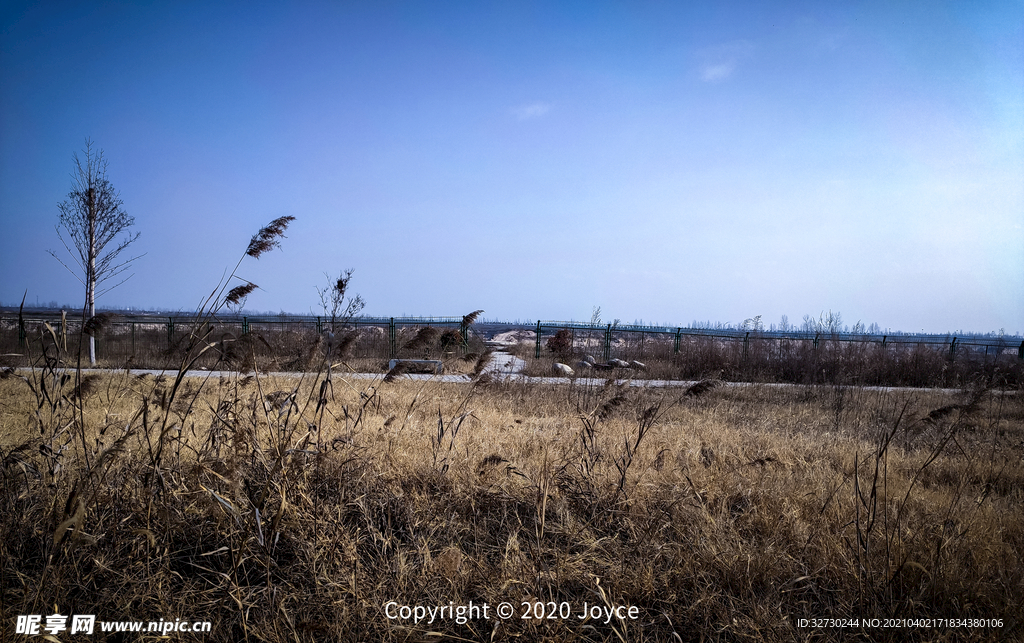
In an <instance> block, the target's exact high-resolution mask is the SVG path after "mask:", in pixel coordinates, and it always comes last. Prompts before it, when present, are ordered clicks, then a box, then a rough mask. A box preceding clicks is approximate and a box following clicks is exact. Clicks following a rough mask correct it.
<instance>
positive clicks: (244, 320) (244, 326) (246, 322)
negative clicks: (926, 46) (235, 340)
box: [242, 317, 249, 335]
mask: <svg viewBox="0 0 1024 643" xmlns="http://www.w3.org/2000/svg"><path fill="white" fill-rule="evenodd" d="M242 334H243V335H248V334H249V318H248V317H243V318H242Z"/></svg>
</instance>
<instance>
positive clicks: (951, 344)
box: [949, 337, 956, 362]
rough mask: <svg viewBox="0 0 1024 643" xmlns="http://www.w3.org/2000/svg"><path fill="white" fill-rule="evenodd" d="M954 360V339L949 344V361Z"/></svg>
mask: <svg viewBox="0 0 1024 643" xmlns="http://www.w3.org/2000/svg"><path fill="white" fill-rule="evenodd" d="M954 359H956V337H954V338H953V341H951V342H950V343H949V361H951V362H952V361H953V360H954Z"/></svg>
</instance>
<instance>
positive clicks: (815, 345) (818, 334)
mask: <svg viewBox="0 0 1024 643" xmlns="http://www.w3.org/2000/svg"><path fill="white" fill-rule="evenodd" d="M819 337H821V333H814V350H818V338H819Z"/></svg>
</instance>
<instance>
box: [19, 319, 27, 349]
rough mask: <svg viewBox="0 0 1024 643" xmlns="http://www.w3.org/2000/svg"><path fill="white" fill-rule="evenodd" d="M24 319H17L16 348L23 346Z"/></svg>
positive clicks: (24, 334)
mask: <svg viewBox="0 0 1024 643" xmlns="http://www.w3.org/2000/svg"><path fill="white" fill-rule="evenodd" d="M25 336H26V333H25V320H24V319H20V318H19V319H18V348H25Z"/></svg>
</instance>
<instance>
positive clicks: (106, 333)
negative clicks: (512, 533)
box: [0, 313, 469, 359]
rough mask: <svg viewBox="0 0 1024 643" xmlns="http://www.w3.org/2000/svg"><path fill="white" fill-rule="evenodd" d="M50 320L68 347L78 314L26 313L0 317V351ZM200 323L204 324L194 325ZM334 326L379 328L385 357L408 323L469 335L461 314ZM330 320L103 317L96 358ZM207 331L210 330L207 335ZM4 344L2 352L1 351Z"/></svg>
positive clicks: (312, 327) (314, 326) (316, 328)
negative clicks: (186, 339)
mask: <svg viewBox="0 0 1024 643" xmlns="http://www.w3.org/2000/svg"><path fill="white" fill-rule="evenodd" d="M44 324H49V325H50V328H52V329H53V331H54V334H55V335H56V337H57V341H58V342H61V343H63V345H64V346H65V347H68V346H69V341H68V338H69V337H71V338H72V341H71V342H70V344H73V343H74V338H75V337H76V336H77V335H78V334H79V332H80V330H81V326H82V320H81V317H77V318H76V317H73V316H62V315H61V314H59V313H54V314H42V315H41V314H38V313H36V314H30V315H24V316H23V317H21V318H19V317H18V316H17V315H9V314H7V315H3V316H0V354H2V353H10V351H11V349H13V348H14V346H13V343H14V342H13V341H12V340H13V335H14V333H15V331H16V334H17V344H16V346H17V348H18V349H23V348H25V346H26V342H27V338H28V335H29V332H30V331H36V330H38V329H40V328H41V327H43V325H44ZM199 326H202V327H203V328H198V327H199ZM337 326H338V328H336V329H335V330H341V329H347V330H359V329H365V328H379V329H381V333H379V335H380V336H381V337H380V339H383V340H384V342H385V343H386V350H385V351H383V352H386V356H387V357H388V358H393V357H395V356H396V355H397V354H398V352H399V350H400V345H399V335H400V332H401V330H402V329H405V328H410V327H425V326H432V327H437V328H452V329H458V331H459V332H460V334H461V336H462V337H463V338H464V342H465V339H466V338H468V337H469V328H468V325H467V324H466V323H465V319H464V318H463V317H462V316H458V317H355V318H351V319H345V320H337ZM331 327H332V320H331V318H330V317H324V316H313V315H310V316H291V315H288V316H275V315H269V316H258V315H257V316H253V315H217V316H211V317H207V318H202V319H197V318H196V317H195V316H184V315H170V316H154V315H116V316H113V317H112V318H110V319H109V320H107V322H106V323H105V324H104V329H103V330H102V331H101V332H99V333H98V334H97V337H96V350H97V358H101V359H103V358H105V359H119V358H126V357H129V356H134V355H138V354H139V351H140V350H141V349H142V348H143V344H145V346H146V347H148V348H150V349H152V348H153V347H154V345H162V346H163V348H164V349H171V348H173V347H174V346H175V344H176V342H178V341H179V340H180V339H181V338H182V337H183V336H185V335H189V334H191V333H192V332H193V331H197V332H199V334H201V335H204V336H209V337H212V338H214V339H218V338H220V337H222V336H224V335H231V336H235V337H238V336H245V335H250V334H252V333H270V332H273V331H278V332H291V333H301V332H310V333H316V334H317V335H320V334H322V333H325V332H326V331H328V330H331ZM211 333H212V334H211ZM3 348H6V349H7V350H2V349H3Z"/></svg>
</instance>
